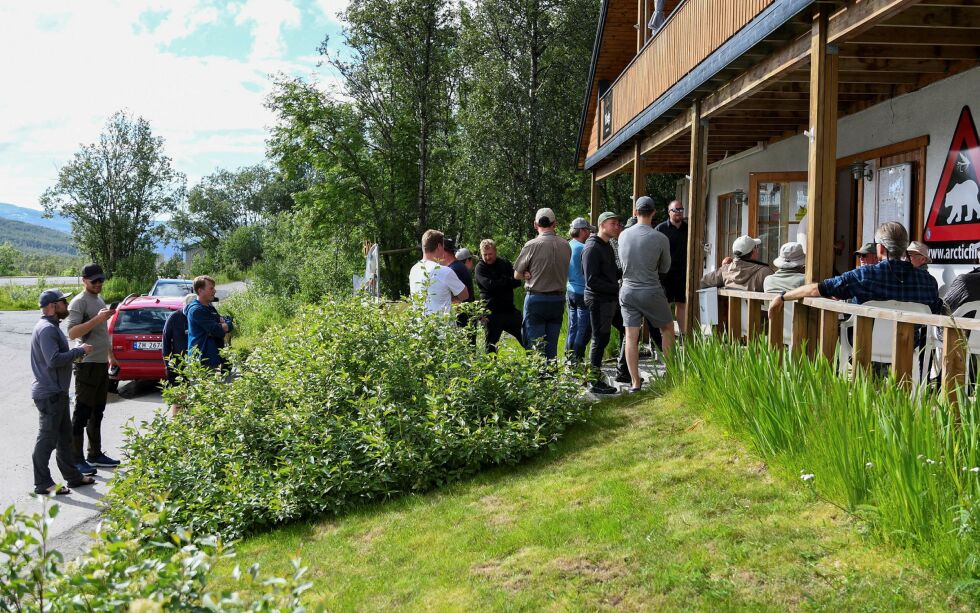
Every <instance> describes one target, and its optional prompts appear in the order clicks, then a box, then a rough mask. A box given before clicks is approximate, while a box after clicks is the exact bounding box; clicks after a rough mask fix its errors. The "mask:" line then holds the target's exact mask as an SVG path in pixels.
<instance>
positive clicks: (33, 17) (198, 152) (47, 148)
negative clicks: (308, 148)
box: [0, 0, 348, 208]
mask: <svg viewBox="0 0 980 613" xmlns="http://www.w3.org/2000/svg"><path fill="white" fill-rule="evenodd" d="M347 1H348V0H238V1H232V0H228V1H209V0H43V1H42V2H35V1H30V0H28V1H23V0H0V58H3V59H2V60H0V84H2V87H0V202H7V203H10V204H16V205H19V206H24V207H29V208H40V205H39V204H38V201H39V199H40V197H41V194H42V193H43V192H44V190H46V189H47V188H48V187H50V186H52V185H53V184H54V183H55V181H56V180H57V176H58V170H59V168H61V166H63V165H64V164H65V163H67V162H68V161H70V160H71V158H72V156H73V154H74V153H75V152H76V151H78V149H79V147H80V146H81V145H82V144H90V143H94V142H96V141H97V140H98V138H99V134H100V133H101V131H102V128H103V127H104V125H105V122H106V120H107V119H108V118H109V117H110V116H111V115H112V114H113V113H115V112H116V111H118V110H125V111H127V112H128V113H130V114H131V115H132V116H134V117H135V116H142V117H143V118H145V119H146V120H147V121H149V122H150V126H151V128H152V129H153V133H154V134H155V135H156V136H161V137H163V138H164V140H165V145H164V149H165V151H166V153H167V155H169V156H170V157H171V158H172V159H173V162H174V166H175V167H176V168H177V169H178V170H180V171H181V172H183V173H184V174H186V175H187V180H188V187H191V186H193V185H194V184H196V183H197V182H198V181H199V180H200V179H201V178H202V177H204V176H206V175H208V174H211V173H212V172H214V171H215V169H217V168H229V169H234V168H238V167H240V166H245V165H249V164H255V163H257V162H260V161H262V159H263V158H264V153H265V138H266V137H267V134H268V131H267V129H268V127H270V126H271V125H272V124H273V122H274V117H273V115H272V114H271V112H270V111H268V110H267V109H266V108H265V107H264V102H265V99H266V96H267V95H268V93H269V92H270V90H271V87H272V75H276V74H279V73H286V74H290V75H296V76H302V77H305V78H307V79H310V80H315V81H317V82H319V83H320V84H321V85H322V86H323V87H324V88H333V87H336V75H334V74H332V71H331V70H330V69H329V68H328V67H317V63H318V61H319V59H320V58H319V56H317V47H318V46H319V45H320V43H321V42H322V41H323V40H324V38H325V37H326V36H329V37H330V46H331V47H335V48H336V47H337V46H338V45H339V44H340V43H339V41H340V31H341V26H340V19H339V17H338V13H340V12H341V11H343V10H344V9H345V8H346V5H347Z"/></svg>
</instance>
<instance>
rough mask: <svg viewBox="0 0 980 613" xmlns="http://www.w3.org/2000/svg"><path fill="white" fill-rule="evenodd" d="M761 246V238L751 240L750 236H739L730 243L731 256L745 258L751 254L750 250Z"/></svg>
mask: <svg viewBox="0 0 980 613" xmlns="http://www.w3.org/2000/svg"><path fill="white" fill-rule="evenodd" d="M761 244H762V239H761V238H752V237H751V236H748V235H745V236H739V237H738V238H736V239H735V242H734V243H732V255H734V256H736V257H743V258H744V257H746V256H748V255H750V254H751V253H752V250H753V249H755V248H756V247H758V246H759V245H761Z"/></svg>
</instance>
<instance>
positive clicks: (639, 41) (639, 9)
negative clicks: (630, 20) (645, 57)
mask: <svg viewBox="0 0 980 613" xmlns="http://www.w3.org/2000/svg"><path fill="white" fill-rule="evenodd" d="M646 3H647V2H646V0H637V2H636V53H637V55H639V54H640V50H641V49H643V42H644V40H645V37H644V32H645V31H646V29H647V28H646V23H644V21H643V14H644V13H646V6H645V5H646Z"/></svg>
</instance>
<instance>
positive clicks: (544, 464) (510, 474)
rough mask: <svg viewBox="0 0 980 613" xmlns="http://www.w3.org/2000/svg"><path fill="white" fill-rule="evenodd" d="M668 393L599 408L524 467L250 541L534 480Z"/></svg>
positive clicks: (507, 467) (654, 390)
mask: <svg viewBox="0 0 980 613" xmlns="http://www.w3.org/2000/svg"><path fill="white" fill-rule="evenodd" d="M667 391H669V387H668V386H667V385H664V384H656V385H653V386H651V388H650V390H649V391H648V392H646V393H643V394H641V395H639V396H634V395H628V394H623V395H620V396H616V397H614V398H610V399H608V400H600V401H598V402H596V403H595V404H594V406H593V409H592V414H591V415H590V416H589V418H588V420H587V421H585V422H583V423H578V424H574V425H572V426H571V427H569V429H568V430H567V431H566V433H565V434H564V435H563V436H562V438H561V439H560V440H559V441H557V442H556V443H553V444H552V445H550V446H549V447H548V448H545V449H542V450H541V451H540V452H539V453H537V454H535V455H533V456H529V457H528V458H526V459H525V460H524V461H522V462H520V463H517V464H497V465H488V466H486V467H483V468H480V469H477V470H476V471H475V472H474V473H473V474H471V475H468V476H464V477H462V478H460V479H458V480H455V481H452V482H449V483H447V484H445V485H443V486H441V487H438V488H435V489H432V490H429V491H426V492H410V493H407V494H402V495H399V496H393V497H389V498H384V499H378V500H373V501H370V502H365V503H363V504H361V505H358V506H353V507H350V508H348V509H346V510H344V511H341V512H339V513H336V514H331V513H326V514H321V515H315V516H311V517H305V518H302V519H297V520H296V521H294V522H289V523H285V524H279V525H276V526H268V527H266V529H265V530H263V531H259V532H256V533H253V534H251V535H249V536H250V537H257V536H261V535H262V534H263V532H265V531H268V530H276V531H278V532H279V533H280V535H281V536H282V537H283V538H296V539H299V540H303V539H305V538H308V537H314V536H315V532H316V526H317V525H318V524H320V523H321V522H323V521H326V520H334V519H337V520H343V519H345V518H346V519H354V518H357V519H372V518H377V517H380V516H382V515H385V514H388V513H397V512H401V511H406V510H409V509H411V508H413V507H415V506H418V505H423V506H426V505H432V504H435V503H437V502H439V501H440V500H441V499H443V498H444V497H447V496H458V495H460V494H463V493H466V492H467V491H470V490H472V489H473V488H475V487H480V486H486V485H493V484H496V483H501V482H504V481H508V480H511V479H527V478H533V477H534V476H535V475H538V474H540V473H542V472H543V471H545V470H549V469H552V468H554V465H555V464H556V463H557V462H561V461H566V460H569V459H572V458H574V457H576V456H577V455H579V454H582V453H585V452H587V451H589V450H590V449H593V448H595V447H598V446H601V445H604V444H606V443H609V442H611V441H613V440H615V439H617V438H618V437H620V436H621V435H622V434H623V433H624V431H625V430H627V429H628V428H630V427H632V426H635V425H636V424H635V423H634V421H633V420H631V419H630V414H629V412H628V411H627V410H625V409H627V408H629V407H633V406H636V405H639V404H645V403H648V402H652V401H654V400H656V399H657V398H659V397H661V396H663V395H664V394H665V393H666V392H667Z"/></svg>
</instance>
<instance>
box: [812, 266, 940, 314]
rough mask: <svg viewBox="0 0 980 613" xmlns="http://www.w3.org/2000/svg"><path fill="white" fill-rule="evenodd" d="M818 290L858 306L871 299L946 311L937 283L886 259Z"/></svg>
mask: <svg viewBox="0 0 980 613" xmlns="http://www.w3.org/2000/svg"><path fill="white" fill-rule="evenodd" d="M817 287H818V289H819V290H820V295H821V296H823V297H824V298H839V299H841V300H852V301H853V302H856V303H858V304H861V303H864V302H867V301H869V300H901V301H903V302H920V303H922V304H926V305H929V308H930V309H931V310H932V312H933V313H937V314H938V313H941V312H942V311H943V303H942V301H941V300H940V299H939V286H938V285H937V284H936V280H935V279H934V278H933V276H932V275H930V274H929V273H928V272H926V271H924V270H920V269H918V268H913V266H912V264H911V263H909V262H906V261H905V260H884V261H882V262H879V263H877V264H875V265H873V266H861V267H860V268H856V269H854V270H850V271H848V272H845V273H844V274H842V275H840V276H837V277H831V278H830V279H827V280H825V281H821V282H820V284H819V285H818V286H817Z"/></svg>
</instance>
